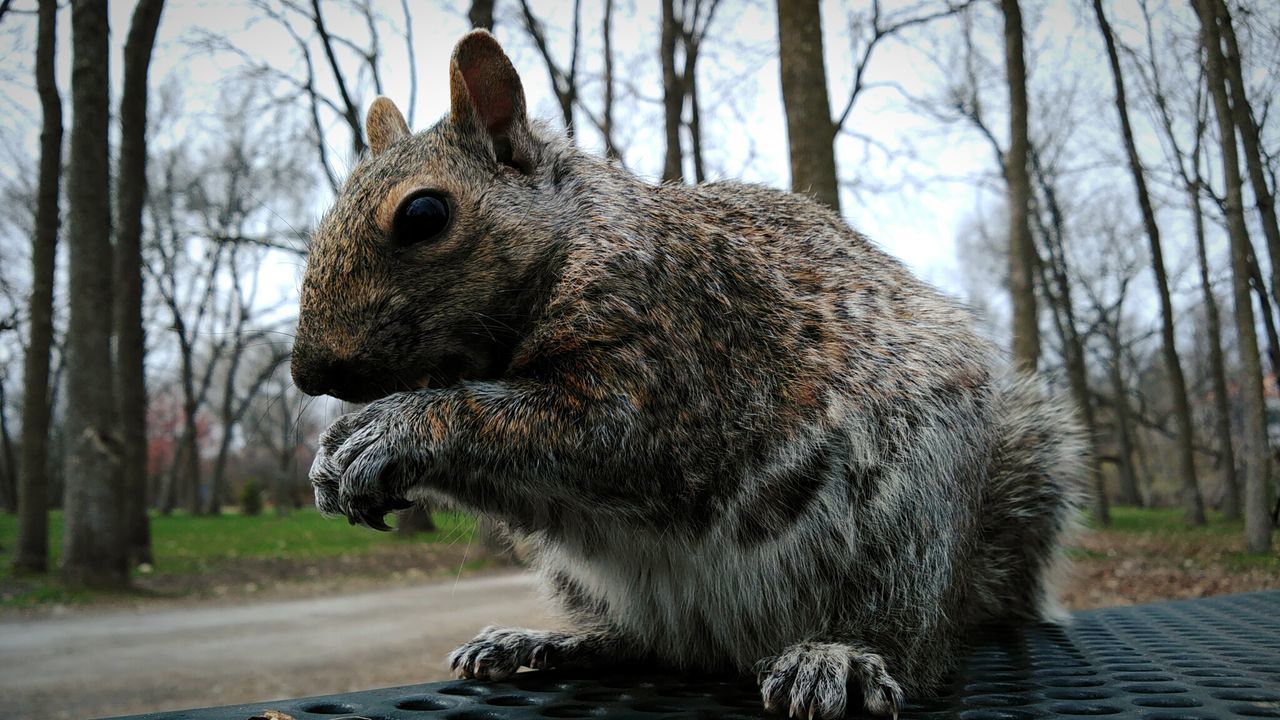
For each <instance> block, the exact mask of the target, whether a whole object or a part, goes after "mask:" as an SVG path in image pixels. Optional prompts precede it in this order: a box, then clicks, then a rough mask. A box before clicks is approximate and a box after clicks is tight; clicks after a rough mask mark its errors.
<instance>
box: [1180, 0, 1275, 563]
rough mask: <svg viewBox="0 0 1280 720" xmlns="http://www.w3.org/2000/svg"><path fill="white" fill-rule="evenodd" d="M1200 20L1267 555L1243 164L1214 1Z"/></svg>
mask: <svg viewBox="0 0 1280 720" xmlns="http://www.w3.org/2000/svg"><path fill="white" fill-rule="evenodd" d="M1195 6H1196V13H1197V14H1198V15H1199V18H1200V42H1201V46H1202V48H1203V50H1204V63H1205V68H1206V71H1207V72H1206V75H1207V80H1208V83H1209V95H1210V96H1211V97H1212V98H1213V105H1214V110H1215V115H1216V116H1217V120H1218V133H1219V136H1220V140H1221V146H1222V171H1223V177H1224V179H1225V181H1226V184H1227V199H1226V208H1225V209H1226V214H1227V230H1228V235H1229V236H1230V238H1231V289H1232V295H1233V299H1234V301H1235V320H1236V336H1237V344H1238V346H1239V352H1240V381H1241V382H1240V390H1241V402H1242V404H1243V408H1242V411H1243V415H1244V435H1243V438H1242V440H1243V442H1242V443H1241V453H1240V454H1241V456H1242V460H1243V461H1244V490H1245V493H1244V498H1245V539H1246V542H1247V544H1248V547H1249V550H1251V551H1253V552H1266V551H1267V549H1268V548H1269V547H1270V546H1271V516H1270V514H1269V511H1270V508H1269V507H1268V502H1267V493H1268V490H1269V487H1268V476H1269V470H1270V467H1269V466H1270V449H1269V447H1268V445H1267V427H1266V413H1265V405H1264V404H1263V389H1262V364H1261V362H1260V359H1259V356H1258V336H1257V330H1256V329H1255V328H1256V326H1255V325H1254V316H1253V307H1252V298H1251V297H1250V295H1249V254H1250V249H1249V236H1248V231H1247V230H1246V229H1245V222H1244V208H1243V203H1242V199H1241V198H1242V194H1243V193H1242V192H1241V190H1242V185H1243V182H1242V178H1241V177H1240V160H1239V157H1238V156H1237V154H1236V134H1235V126H1234V123H1233V115H1232V111H1231V104H1230V101H1229V100H1228V98H1227V81H1226V77H1225V74H1226V73H1225V71H1224V69H1223V61H1222V49H1221V48H1222V42H1221V39H1220V37H1219V34H1218V28H1217V21H1216V18H1217V13H1216V12H1215V8H1214V5H1213V0H1196V2H1195Z"/></svg>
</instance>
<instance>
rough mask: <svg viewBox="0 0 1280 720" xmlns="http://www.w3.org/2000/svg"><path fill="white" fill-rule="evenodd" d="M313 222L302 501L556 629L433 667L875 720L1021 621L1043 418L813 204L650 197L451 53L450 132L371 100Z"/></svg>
mask: <svg viewBox="0 0 1280 720" xmlns="http://www.w3.org/2000/svg"><path fill="white" fill-rule="evenodd" d="M366 128H367V135H368V141H369V142H368V145H369V148H370V153H369V154H368V155H367V157H364V158H363V159H362V160H361V161H360V162H359V163H358V164H357V165H356V167H355V168H354V169H353V170H352V172H351V174H350V177H349V178H348V179H347V180H346V182H345V185H344V186H343V188H342V189H341V191H340V192H339V194H338V196H337V198H336V200H335V202H334V204H333V207H332V209H330V210H329V211H328V212H327V214H325V215H324V217H323V219H322V220H321V221H320V222H319V224H318V226H317V227H316V229H315V231H314V234H313V238H312V244H311V248H310V254H309V257H308V260H307V265H306V270H305V272H304V277H303V283H302V289H301V298H300V307H299V319H298V327H297V333H296V339H295V344H294V347H293V354H292V359H291V368H292V375H293V378H294V382H295V384H296V385H297V386H298V388H299V389H301V390H302V391H303V392H305V393H307V394H311V395H321V394H328V395H332V396H335V397H337V398H340V399H343V400H346V401H350V402H357V403H369V404H368V405H366V406H365V407H364V408H363V409H360V410H357V411H356V412H353V413H350V414H347V415H344V416H342V417H340V418H338V419H337V420H336V421H335V422H334V423H333V424H332V426H330V427H329V428H328V429H327V430H325V431H324V432H323V433H322V435H321V438H320V443H319V449H318V451H317V455H316V458H315V461H314V463H313V465H312V467H311V470H310V479H311V481H312V484H313V485H314V488H315V495H316V502H317V505H318V507H319V508H320V510H322V511H323V512H325V513H329V514H340V515H345V516H346V517H347V518H349V519H350V521H351V522H352V523H353V524H356V523H359V524H363V525H366V526H369V527H372V528H376V529H383V530H385V529H387V525H386V524H385V522H384V520H383V518H384V517H385V514H386V513H387V512H389V511H391V510H395V509H401V508H404V507H407V506H408V505H410V504H412V503H413V502H415V501H426V500H430V501H433V502H434V501H439V500H440V499H447V500H448V501H450V502H452V503H453V504H455V505H456V506H460V507H463V508H467V509H470V510H473V511H476V512H479V513H486V514H489V515H490V516H493V517H496V518H499V519H501V520H502V521H504V522H505V523H506V524H507V525H508V526H509V527H511V529H512V530H513V531H514V532H517V533H520V534H521V535H523V536H526V537H528V538H529V542H530V544H531V545H532V546H533V547H534V548H535V557H534V560H533V561H532V562H533V564H534V565H535V567H536V568H537V570H538V571H539V574H540V577H541V578H542V580H543V581H544V585H545V587H546V588H548V589H549V591H550V595H551V596H552V598H553V599H554V600H555V602H556V603H557V604H558V606H559V607H560V608H561V609H562V610H563V611H564V612H565V613H566V614H567V615H568V617H569V618H570V619H571V620H572V627H574V628H575V629H574V630H573V631H571V632H551V631H538V630H529V629H522V628H500V627H489V628H485V629H484V630H483V631H482V632H481V633H480V634H479V635H478V636H476V638H475V639H474V640H471V641H469V642H467V643H466V644H464V645H462V646H461V647H459V648H458V649H457V650H456V651H454V652H453V654H452V655H451V656H450V659H449V662H450V664H451V667H452V669H453V670H454V672H455V673H456V674H457V675H459V676H462V677H468V678H479V679H501V678H504V677H507V676H510V675H511V674H513V673H515V672H516V671H517V670H519V669H520V668H522V667H530V668H535V669H541V668H556V667H558V668H591V667H598V666H604V665H608V664H616V663H656V664H659V665H661V666H664V667H669V668H675V669H683V670H690V671H707V672H720V671H728V672H735V673H743V674H748V675H750V674H754V675H755V676H756V678H757V679H758V682H759V687H760V693H761V699H762V702H763V705H764V707H765V708H766V709H767V710H769V711H773V712H780V713H783V714H788V715H790V716H792V717H806V716H807V717H809V718H815V717H817V718H835V717H841V716H843V715H844V713H845V711H846V708H847V707H853V708H855V709H856V708H857V707H858V706H859V705H860V706H861V707H863V708H865V710H867V711H869V712H871V713H873V714H878V715H896V714H897V712H898V709H899V707H900V706H901V705H902V703H903V702H904V698H905V697H906V696H908V695H917V694H921V693H927V692H929V691H930V689H931V688H935V687H936V686H937V685H938V683H939V682H941V681H942V680H943V679H944V677H945V676H946V674H947V673H948V672H949V671H950V670H951V669H952V668H953V667H954V663H955V659H956V656H957V654H959V653H961V652H962V648H963V643H964V641H965V638H966V632H967V631H968V630H969V629H970V628H972V627H973V626H974V625H975V624H977V623H981V622H987V621H1001V620H1025V621H1036V620H1041V619H1048V618H1052V617H1055V615H1054V613H1055V609H1054V608H1055V603H1054V598H1053V590H1052V576H1053V575H1054V569H1055V567H1057V566H1058V564H1059V562H1060V559H1061V558H1060V556H1061V553H1060V551H1059V545H1060V539H1061V537H1062V535H1063V533H1064V532H1065V531H1066V530H1068V529H1069V527H1070V526H1071V525H1072V523H1073V521H1074V517H1075V516H1076V514H1077V511H1078V509H1079V507H1080V506H1081V504H1082V502H1083V493H1084V490H1083V488H1084V482H1083V476H1084V470H1083V468H1084V467H1085V464H1084V459H1085V457H1086V452H1087V451H1086V443H1085V436H1084V433H1083V430H1082V428H1081V426H1080V425H1079V424H1078V421H1077V418H1076V415H1075V412H1074V410H1073V408H1072V407H1071V406H1070V405H1069V404H1067V403H1065V402H1063V401H1062V400H1060V399H1056V398H1055V397H1054V396H1052V395H1051V394H1050V393H1049V392H1048V391H1047V390H1046V389H1045V387H1044V383H1043V382H1042V381H1041V380H1039V379H1037V378H1036V377H1035V376H1033V375H1030V374H1026V373H1021V372H1018V371H1015V370H1012V369H1010V368H1009V367H1008V363H1007V361H1005V360H1004V358H1003V357H1002V355H1001V353H1000V352H999V351H997V350H996V349H995V348H994V346H993V345H992V344H991V343H990V342H988V341H986V340H984V339H982V338H981V337H980V336H979V335H978V334H977V333H976V332H975V330H974V329H973V326H974V322H973V318H972V316H971V314H970V312H969V311H968V310H966V309H965V308H964V307H962V306H961V305H960V304H959V303H958V302H956V301H953V300H951V299H949V298H948V297H946V296H944V295H943V294H941V293H940V292H938V291H937V290H935V289H934V288H932V287H931V286H930V285H928V284H927V283H925V282H923V281H921V280H919V279H917V278H916V277H914V276H913V275H912V274H911V273H910V272H909V271H908V270H907V269H906V268H905V267H904V266H903V265H902V264H901V263H900V262H899V261H897V260H895V259H894V258H892V257H890V256H889V255H887V254H886V253H885V252H883V251H882V250H880V249H879V248H878V247H877V246H875V245H874V244H873V243H872V242H871V241H869V240H868V239H867V238H865V237H863V236H862V235H860V234H859V233H857V232H856V231H854V230H852V229H850V227H849V226H848V225H847V224H846V223H845V222H844V221H843V220H842V219H841V217H839V216H838V215H837V214H836V213H834V212H832V211H831V210H829V209H828V208H826V207H824V206H820V205H819V204H817V203H815V202H813V201H811V200H809V199H807V198H805V197H802V196H800V195H795V194H789V193H785V192H781V191H777V190H773V189H768V188H765V187H759V186H755V185H748V184H741V183H736V182H715V183H710V184H705V185H698V186H686V185H676V184H662V185H654V184H651V183H649V182H647V181H645V180H642V179H640V178H638V177H637V176H635V175H633V174H631V173H630V172H628V171H627V170H625V169H623V168H622V167H620V166H619V165H618V164H616V163H614V162H612V161H609V160H607V159H604V158H599V157H596V156H593V155H591V154H589V153H587V152H584V151H582V150H580V149H578V148H576V147H575V146H574V145H573V144H572V143H571V142H569V140H568V139H567V138H566V137H565V136H564V135H563V134H561V133H557V132H554V131H552V130H550V129H548V128H547V127H546V126H544V125H543V124H541V123H536V122H533V121H531V120H530V119H529V117H528V116H527V112H526V107H525V97H524V92H523V89H522V85H521V82H520V77H519V75H518V74H517V72H516V70H515V68H514V66H513V65H512V63H511V61H510V60H509V59H508V57H507V56H506V54H505V53H504V52H503V50H502V48H501V46H500V45H499V44H498V42H497V41H496V40H495V39H494V38H493V36H491V35H490V34H488V33H486V32H484V31H480V30H477V31H473V32H471V33H469V34H467V35H466V36H464V37H463V38H462V39H461V40H460V41H459V42H458V43H457V45H456V46H455V48H454V50H453V55H452V59H451V61H450V109H449V112H448V114H447V115H446V116H445V117H444V118H443V119H441V120H440V121H439V122H438V123H436V125H434V126H433V127H431V128H430V129H429V130H426V131H425V132H418V133H411V132H410V130H409V127H408V125H407V123H406V122H405V119H404V117H403V116H402V114H401V113H400V111H399V110H398V109H397V108H396V106H395V105H394V104H393V103H392V102H391V101H390V100H388V99H386V98H383V97H380V98H378V99H376V100H375V101H374V102H373V104H372V106H371V107H370V109H369V111H368V117H367V122H366Z"/></svg>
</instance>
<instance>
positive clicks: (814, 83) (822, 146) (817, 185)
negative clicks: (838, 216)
mask: <svg viewBox="0 0 1280 720" xmlns="http://www.w3.org/2000/svg"><path fill="white" fill-rule="evenodd" d="M777 7H778V62H779V65H780V66H781V73H782V101H783V108H784V109H785V111H786V115H787V148H788V152H789V154H790V158H791V189H792V190H794V191H795V192H802V193H806V194H808V195H809V196H811V197H812V198H813V199H815V200H817V201H818V202H820V203H822V204H824V205H826V206H828V207H830V208H831V209H833V210H835V211H836V212H839V211H840V181H839V178H838V177H837V176H836V161H835V133H836V131H835V129H833V126H832V122H831V103H830V99H829V97H828V95H827V71H826V65H825V60H824V58H823V50H822V13H821V11H820V10H819V7H818V0H778V4H777Z"/></svg>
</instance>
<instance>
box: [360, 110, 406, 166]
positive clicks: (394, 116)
mask: <svg viewBox="0 0 1280 720" xmlns="http://www.w3.org/2000/svg"><path fill="white" fill-rule="evenodd" d="M364 131H365V133H366V134H368V136H369V149H370V150H371V151H372V152H373V154H374V155H379V154H381V153H382V151H383V150H386V149H387V148H388V147H389V146H390V145H391V143H393V142H395V141H397V140H399V139H401V138H406V137H409V123H407V122H405V121H404V115H401V114H400V108H398V107H396V104H395V103H393V102H391V101H390V100H389V99H387V98H385V97H382V96H381V95H379V96H378V97H377V98H374V101H373V104H372V105H370V106H369V114H368V115H366V116H365V119H364Z"/></svg>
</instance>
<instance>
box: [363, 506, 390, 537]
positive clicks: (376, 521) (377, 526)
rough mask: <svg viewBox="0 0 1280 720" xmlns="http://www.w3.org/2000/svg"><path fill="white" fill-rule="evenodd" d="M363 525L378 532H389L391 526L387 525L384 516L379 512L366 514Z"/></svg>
mask: <svg viewBox="0 0 1280 720" xmlns="http://www.w3.org/2000/svg"><path fill="white" fill-rule="evenodd" d="M364 524H365V525H366V526H368V527H370V528H372V529H374V530H377V531H379V532H391V526H390V525H388V524H387V521H386V518H385V516H384V515H383V514H382V513H380V512H376V511H374V512H373V513H372V514H370V513H368V512H366V513H365V514H364Z"/></svg>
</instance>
